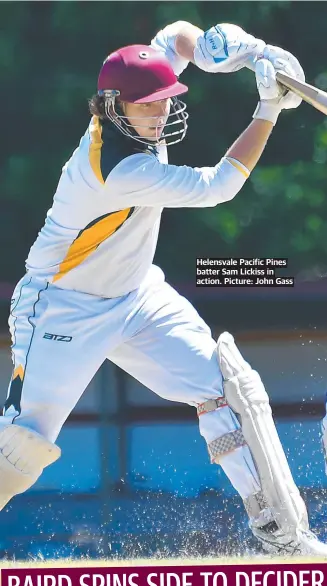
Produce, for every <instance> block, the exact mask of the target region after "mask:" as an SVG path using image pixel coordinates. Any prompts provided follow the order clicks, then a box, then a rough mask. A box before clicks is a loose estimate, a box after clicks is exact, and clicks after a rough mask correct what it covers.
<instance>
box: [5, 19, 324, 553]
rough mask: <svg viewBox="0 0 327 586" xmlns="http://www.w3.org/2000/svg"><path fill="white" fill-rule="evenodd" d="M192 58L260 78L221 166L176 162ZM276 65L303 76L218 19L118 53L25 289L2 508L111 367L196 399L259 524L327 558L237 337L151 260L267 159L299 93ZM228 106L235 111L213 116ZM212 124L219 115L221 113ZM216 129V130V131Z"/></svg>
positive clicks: (281, 545) (15, 345) (273, 50)
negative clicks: (194, 213) (162, 230)
mask: <svg viewBox="0 0 327 586" xmlns="http://www.w3.org/2000/svg"><path fill="white" fill-rule="evenodd" d="M189 62H192V63H193V64H194V65H195V66H197V67H199V68H200V69H202V70H204V71H207V72H208V73H221V72H222V73H229V72H233V71H237V70H238V69H240V68H242V67H245V66H248V65H249V64H250V63H251V64H252V67H253V68H254V69H255V76H256V82H257V87H258V91H259V101H258V105H257V107H256V109H255V112H254V114H253V120H252V121H251V123H250V124H249V126H248V127H247V128H246V129H245V131H244V132H243V133H242V134H241V135H240V136H239V138H238V139H237V140H236V142H235V143H234V144H233V145H232V146H231V147H230V149H229V150H228V151H227V153H226V154H225V155H224V156H223V157H222V158H221V159H220V160H218V153H217V161H218V162H217V164H216V165H215V166H214V167H203V168H192V167H187V166H180V167H177V166H174V165H170V164H168V161H167V147H168V146H169V145H170V144H173V143H176V142H178V141H181V140H182V139H183V138H184V137H185V134H186V130H187V112H186V106H185V104H184V103H183V102H182V101H181V100H180V97H179V96H181V95H182V94H184V93H185V92H186V91H187V89H188V88H187V87H186V86H185V85H183V84H182V83H181V82H180V81H179V79H178V77H179V75H180V74H181V73H182V71H183V70H184V69H185V68H186V67H187V65H188V63H189ZM276 70H281V71H284V72H286V73H288V74H290V75H294V76H296V77H298V78H299V79H304V74H303V70H302V68H301V66H300V64H299V63H298V61H297V59H296V58H295V57H294V56H293V55H291V54H290V53H288V52H286V51H284V50H282V49H280V48H277V47H272V46H269V45H268V46H267V45H266V44H265V43H264V42H263V41H261V40H259V39H255V38H254V37H253V36H251V35H249V34H247V33H246V32H245V31H244V30H242V29H241V28H240V27H238V26H235V25H230V24H221V25H217V26H214V27H212V28H211V29H209V30H208V31H207V32H203V31H202V30H200V29H199V28H197V27H195V26H193V25H191V24H189V23H187V22H181V21H179V22H175V23H173V24H171V25H169V26H167V27H166V28H164V29H163V30H161V31H160V32H159V33H158V34H157V35H156V37H155V38H154V39H153V41H152V43H151V46H147V45H132V46H128V47H123V48H122V49H119V50H117V51H116V52H114V53H112V54H111V55H109V57H107V59H106V60H105V62H104V63H103V66H102V68H101V71H100V74H99V78H98V88H97V94H96V95H95V96H94V97H93V98H92V99H91V100H90V111H91V114H92V119H91V121H90V124H89V126H88V128H87V130H86V132H85V134H84V136H83V137H82V139H81V141H80V143H79V146H78V147H77V149H76V150H75V151H74V152H73V154H72V156H71V158H70V159H69V161H68V162H67V163H66V165H65V166H64V168H63V170H62V175H61V177H60V181H59V184H58V188H57V191H56V193H55V196H54V201H53V206H52V208H51V210H50V211H49V212H48V214H47V218H46V221H45V224H44V226H43V228H42V230H41V231H40V233H39V235H38V238H37V239H36V242H35V243H34V244H33V246H32V248H31V250H30V253H29V255H28V259H27V262H26V274H25V276H24V277H23V278H22V279H21V281H20V282H19V283H18V284H17V286H16V288H15V291H14V293H13V298H12V305H11V313H10V319H9V325H10V331H11V335H12V357H13V363H14V368H13V374H12V379H11V382H10V385H9V390H8V396H7V400H6V403H5V406H4V411H3V416H2V417H1V420H0V499H1V502H0V507H1V508H3V507H4V506H5V505H6V503H7V502H8V501H9V500H10V499H11V498H12V497H13V496H14V495H16V494H19V493H22V492H24V491H25V490H27V489H28V488H30V487H31V486H32V485H33V484H34V483H35V481H36V480H37V478H38V477H39V476H40V474H41V473H42V470H43V469H44V468H45V467H46V466H48V465H49V464H51V463H53V462H54V461H55V460H57V458H59V457H60V449H59V447H58V446H56V444H55V441H56V438H57V436H58V434H59V432H60V430H61V427H62V426H63V424H64V422H65V420H66V419H67V417H68V415H69V414H70V412H71V411H72V409H73V408H74V406H75V405H76V403H77V401H78V400H79V398H80V397H81V395H82V393H83V391H84V390H85V388H86V387H87V385H88V383H89V382H90V380H91V379H92V377H93V375H94V374H95V373H96V371H97V370H98V369H99V367H100V366H101V364H102V363H103V362H104V360H106V359H109V360H111V361H112V362H113V363H115V364H117V365H118V366H120V367H121V368H122V369H124V370H125V371H126V372H128V373H129V374H130V375H132V376H133V377H135V378H136V379H137V380H139V381H140V382H141V383H142V384H143V385H145V386H147V387H148V388H149V389H151V390H152V391H153V392H155V393H157V394H158V395H159V396H161V397H163V398H165V399H167V400H169V401H178V402H181V403H186V404H189V405H192V406H193V407H195V408H196V409H197V414H198V416H199V427H200V434H201V435H202V436H203V438H204V439H205V441H206V443H207V446H208V451H209V455H210V459H211V462H212V463H216V464H220V466H222V468H223V470H224V471H225V473H226V474H227V476H228V478H229V480H230V481H231V483H232V484H233V486H234V487H235V489H236V490H237V491H238V493H239V494H240V496H241V498H242V499H243V502H244V505H245V508H246V511H247V513H248V516H249V525H250V527H251V529H252V531H253V533H254V535H255V536H256V537H257V538H258V540H259V541H260V542H261V543H262V545H263V547H264V548H265V549H266V550H267V551H269V552H272V553H283V554H284V553H287V554H303V555H322V556H324V555H326V556H327V546H326V545H324V544H323V543H321V542H319V541H318V539H317V538H316V537H315V536H314V535H313V533H312V532H311V531H310V530H309V525H308V517H307V512H306V508H305V504H304V502H303V500H302V498H301V497H300V494H299V491H298V489H297V487H296V486H295V484H294V481H293V478H292V476H291V472H290V470H289V467H288V464H287V461H286V458H285V455H284V453H283V449H282V446H281V444H280V441H279V438H278V435H277V432H276V429H275V425H274V422H273V419H272V415H271V409H270V406H269V400H268V395H267V393H266V391H265V389H264V386H263V384H262V382H261V379H260V377H259V375H258V373H257V372H255V371H254V370H252V368H251V366H250V365H249V364H248V363H247V362H245V360H244V359H243V358H242V356H241V354H240V353H239V351H238V349H237V347H236V345H235V343H234V340H233V337H232V336H231V335H230V334H228V333H227V332H225V333H223V334H222V335H221V336H220V337H219V339H218V342H216V341H215V340H214V339H213V338H212V336H211V332H210V329H209V327H208V326H207V325H206V324H205V323H204V321H203V320H202V319H201V318H200V316H199V315H198V313H197V312H196V310H195V309H194V307H192V305H191V304H190V303H189V302H188V301H187V300H186V299H185V298H184V297H181V296H180V295H179V294H178V293H177V292H176V291H175V290H174V289H173V288H172V287H170V286H169V285H168V284H167V283H166V282H165V277H164V274H163V272H162V270H161V269H160V268H158V267H157V266H155V265H154V264H153V258H154V254H155V250H156V245H157V238H158V232H159V226H160V218H161V213H162V210H163V208H165V207H169V208H172V207H174V208H181V207H215V206H217V205H218V204H222V203H225V202H228V201H230V200H231V199H233V198H234V197H235V196H236V194H237V193H238V192H239V191H240V190H241V188H242V186H243V185H244V183H245V181H246V180H247V178H248V177H249V175H250V173H251V171H252V169H253V168H254V167H255V165H256V164H257V162H258V160H259V158H260V156H261V154H262V152H263V150H264V148H265V146H266V143H267V140H268V138H269V136H270V134H271V132H272V130H273V127H274V126H275V124H276V122H277V118H278V116H279V114H280V113H281V111H282V110H283V109H289V108H296V107H298V106H299V104H300V102H301V99H300V98H298V97H297V96H295V95H293V94H291V93H287V94H286V95H285V94H284V92H283V91H282V89H281V88H280V86H278V84H277V82H276V77H275V72H276ZM218 107H220V108H221V107H223V108H225V109H226V112H227V109H228V106H227V105H226V104H225V105H224V104H219V96H218V97H217V108H218ZM213 122H214V119H213ZM217 131H218V129H217Z"/></svg>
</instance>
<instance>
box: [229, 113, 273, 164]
mask: <svg viewBox="0 0 327 586" xmlns="http://www.w3.org/2000/svg"><path fill="white" fill-rule="evenodd" d="M272 129H273V124H272V122H268V121H267V120H253V122H251V124H250V125H249V126H248V127H247V129H246V130H245V131H244V132H243V133H242V134H241V136H239V137H238V139H237V140H236V141H235V142H234V144H233V145H232V146H231V147H230V149H229V150H228V151H227V153H226V156H227V157H232V158H233V159H236V160H237V161H239V162H240V163H242V164H243V165H245V167H246V168H247V169H248V170H249V171H252V170H253V169H254V167H255V166H256V164H257V162H258V161H259V159H260V157H261V155H262V153H263V151H264V148H265V146H266V144H267V141H268V138H269V136H270V134H271V131H272Z"/></svg>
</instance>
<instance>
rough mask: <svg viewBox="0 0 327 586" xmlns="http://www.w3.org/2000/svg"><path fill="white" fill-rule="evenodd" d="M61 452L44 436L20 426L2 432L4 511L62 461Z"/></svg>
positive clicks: (0, 459) (0, 500)
mask: <svg viewBox="0 0 327 586" xmlns="http://www.w3.org/2000/svg"><path fill="white" fill-rule="evenodd" d="M60 454H61V450H60V448H59V447H58V446H56V445H55V444H52V443H51V442H49V441H48V440H47V439H45V438H44V437H42V436H41V435H40V434H38V433H36V432H35V431H32V430H31V429H28V428H26V427H21V426H19V425H15V424H13V425H7V426H6V427H3V428H2V429H1V431H0V510H2V509H3V508H4V507H5V505H6V504H7V503H8V501H10V499H11V498H12V497H13V496H15V495H16V494H20V493H22V492H25V490H27V489H28V488H30V487H31V486H32V485H33V484H34V483H35V482H36V481H37V479H38V478H39V476H41V474H42V472H43V469H44V468H45V467H46V466H49V465H50V464H52V463H53V462H55V461H56V460H58V458H60Z"/></svg>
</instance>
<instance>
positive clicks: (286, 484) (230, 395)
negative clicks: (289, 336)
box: [217, 332, 308, 535]
mask: <svg viewBox="0 0 327 586" xmlns="http://www.w3.org/2000/svg"><path fill="white" fill-rule="evenodd" d="M217 352H218V360H219V365H220V368H221V372H222V375H223V378H224V390H225V397H226V401H227V403H228V405H229V406H230V408H231V409H232V410H233V411H234V413H236V414H237V415H238V417H239V419H240V423H241V428H242V432H243V435H244V438H245V441H246V443H247V445H248V446H249V449H250V451H251V453H252V457H253V460H254V462H255V465H256V468H257V471H258V475H259V478H260V483H261V487H262V493H263V496H264V499H265V501H266V502H267V505H268V506H269V508H270V509H271V511H272V512H273V516H274V518H275V521H276V523H277V525H278V526H279V527H280V528H281V529H282V530H283V531H285V532H287V533H289V534H290V533H291V534H293V535H296V534H297V532H298V530H300V531H301V530H302V531H305V530H306V529H308V516H307V511H306V507H305V504H304V502H303V500H302V498H301V496H300V493H299V490H298V488H297V486H296V485H295V483H294V480H293V477H292V474H291V471H290V469H289V466H288V463H287V460H286V457H285V454H284V450H283V447H282V445H281V443H280V440H279V437H278V434H277V430H276V427H275V424H274V420H273V417H272V413H271V407H270V404H269V397H268V394H267V392H266V390H265V388H264V385H263V383H262V381H261V378H260V376H259V374H258V373H257V372H256V371H254V370H253V369H252V368H251V366H250V365H249V364H248V363H247V362H246V361H245V360H244V358H243V357H242V355H241V353H240V352H239V350H238V348H237V346H236V344H235V342H234V338H233V336H232V335H231V334H229V333H228V332H224V333H223V334H222V335H221V336H220V337H219V339H218V342H217Z"/></svg>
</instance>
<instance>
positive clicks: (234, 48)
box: [194, 23, 266, 73]
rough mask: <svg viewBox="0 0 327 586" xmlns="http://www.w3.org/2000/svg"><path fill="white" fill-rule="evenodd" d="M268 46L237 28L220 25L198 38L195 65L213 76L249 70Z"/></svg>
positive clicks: (232, 25) (225, 24)
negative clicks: (247, 68)
mask: <svg viewBox="0 0 327 586" xmlns="http://www.w3.org/2000/svg"><path fill="white" fill-rule="evenodd" d="M265 46H266V43H265V42H264V41H262V40H261V39H256V38H255V37H253V36H252V35H249V34H248V33H246V32H245V31H244V30H243V29H242V28H241V27H239V26H237V25H235V24H227V23H223V24H217V25H216V26H213V27H211V28H210V29H209V30H208V31H206V32H205V33H203V35H201V36H200V37H199V38H198V41H197V45H196V47H195V49H194V62H195V65H197V67H199V68H200V69H202V70H203V71H207V72H209V73H232V72H233V71H238V70H239V69H242V68H243V67H246V65H247V63H248V61H249V59H250V60H253V59H254V58H255V57H258V56H259V55H260V54H261V53H262V52H263V50H264V48H265Z"/></svg>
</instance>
